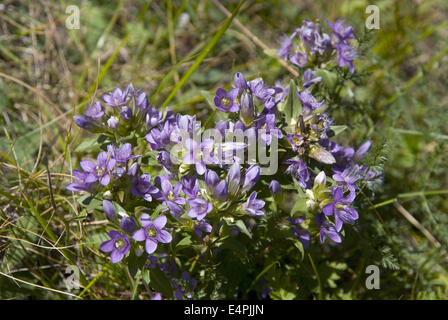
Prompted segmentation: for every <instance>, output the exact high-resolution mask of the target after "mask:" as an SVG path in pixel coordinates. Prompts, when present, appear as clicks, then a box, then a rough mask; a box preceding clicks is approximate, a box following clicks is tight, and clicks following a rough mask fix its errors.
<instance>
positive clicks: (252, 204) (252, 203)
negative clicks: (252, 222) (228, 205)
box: [244, 191, 265, 216]
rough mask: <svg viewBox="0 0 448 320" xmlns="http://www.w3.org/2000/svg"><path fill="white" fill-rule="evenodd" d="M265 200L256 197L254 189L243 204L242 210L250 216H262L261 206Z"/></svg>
mask: <svg viewBox="0 0 448 320" xmlns="http://www.w3.org/2000/svg"><path fill="white" fill-rule="evenodd" d="M264 204H265V202H264V201H263V200H259V199H257V192H256V191H254V192H252V193H251V194H250V196H249V198H248V199H247V202H246V203H245V204H244V210H245V211H246V213H247V214H248V215H251V216H262V215H264V212H263V210H261V209H263V207H264Z"/></svg>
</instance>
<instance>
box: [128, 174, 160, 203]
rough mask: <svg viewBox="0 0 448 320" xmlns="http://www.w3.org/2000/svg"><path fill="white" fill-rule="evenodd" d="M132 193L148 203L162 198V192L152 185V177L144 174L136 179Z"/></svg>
mask: <svg viewBox="0 0 448 320" xmlns="http://www.w3.org/2000/svg"><path fill="white" fill-rule="evenodd" d="M131 193H132V194H133V195H134V196H139V197H142V198H143V199H145V200H146V201H152V197H156V198H157V197H158V196H160V191H159V189H157V188H156V187H155V186H153V185H152V184H151V176H150V175H149V174H147V173H144V174H142V175H141V176H140V178H136V179H135V181H134V184H133V186H132V188H131Z"/></svg>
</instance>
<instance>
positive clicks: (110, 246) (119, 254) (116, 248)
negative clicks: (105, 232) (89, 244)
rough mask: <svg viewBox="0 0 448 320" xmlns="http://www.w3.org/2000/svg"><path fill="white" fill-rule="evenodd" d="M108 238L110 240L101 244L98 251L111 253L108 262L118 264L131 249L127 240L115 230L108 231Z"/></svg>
mask: <svg viewBox="0 0 448 320" xmlns="http://www.w3.org/2000/svg"><path fill="white" fill-rule="evenodd" d="M109 237H110V238H111V240H107V241H105V242H103V243H102V244H101V245H100V250H101V251H103V252H110V253H111V254H110V260H111V261H112V263H117V262H120V261H121V260H123V258H124V256H125V255H126V253H128V251H129V249H130V248H131V244H130V242H129V238H128V237H127V236H126V235H124V234H121V233H120V232H118V231H117V230H110V231H109Z"/></svg>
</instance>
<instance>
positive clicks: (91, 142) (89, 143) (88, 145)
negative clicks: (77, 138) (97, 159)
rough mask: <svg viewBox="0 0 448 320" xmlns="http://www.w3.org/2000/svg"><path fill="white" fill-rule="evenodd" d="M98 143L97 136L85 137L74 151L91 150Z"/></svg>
mask: <svg viewBox="0 0 448 320" xmlns="http://www.w3.org/2000/svg"><path fill="white" fill-rule="evenodd" d="M98 145H99V143H98V139H97V138H91V139H85V140H84V141H83V142H81V143H80V144H79V146H78V147H77V148H76V149H75V152H86V151H91V150H92V149H94V148H95V147H97V146H98Z"/></svg>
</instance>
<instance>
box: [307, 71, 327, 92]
mask: <svg viewBox="0 0 448 320" xmlns="http://www.w3.org/2000/svg"><path fill="white" fill-rule="evenodd" d="M303 81H304V83H303V87H304V88H305V89H307V88H310V87H311V86H312V85H314V84H316V83H319V82H321V81H322V77H318V76H317V74H316V72H315V71H313V70H311V69H306V70H305V72H304V73H303Z"/></svg>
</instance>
